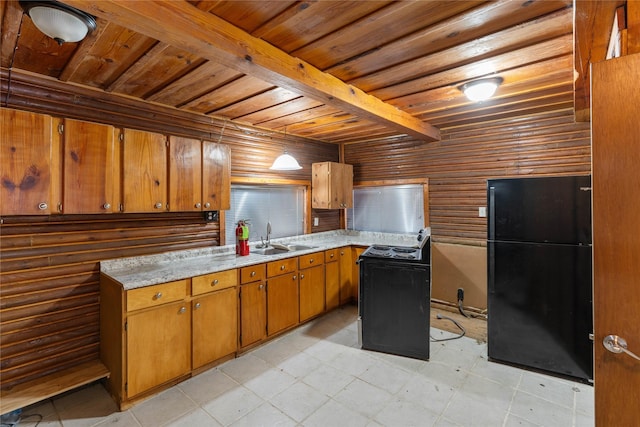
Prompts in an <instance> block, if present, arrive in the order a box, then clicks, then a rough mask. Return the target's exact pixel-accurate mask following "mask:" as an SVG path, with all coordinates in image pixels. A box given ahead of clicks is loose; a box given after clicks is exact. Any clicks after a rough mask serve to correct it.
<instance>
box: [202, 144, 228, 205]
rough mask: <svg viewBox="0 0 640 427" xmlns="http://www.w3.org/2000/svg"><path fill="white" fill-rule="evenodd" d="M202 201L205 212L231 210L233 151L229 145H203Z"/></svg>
mask: <svg viewBox="0 0 640 427" xmlns="http://www.w3.org/2000/svg"><path fill="white" fill-rule="evenodd" d="M202 199H203V208H204V210H227V209H230V208H231V150H230V149H229V146H227V145H224V144H216V143H214V142H209V141H204V142H203V143H202Z"/></svg>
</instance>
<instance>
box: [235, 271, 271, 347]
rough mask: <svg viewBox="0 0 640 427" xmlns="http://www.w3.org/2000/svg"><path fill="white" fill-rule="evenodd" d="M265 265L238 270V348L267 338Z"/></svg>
mask: <svg viewBox="0 0 640 427" xmlns="http://www.w3.org/2000/svg"><path fill="white" fill-rule="evenodd" d="M265 277H266V274H265V265H264V264H259V265H252V266H249V267H244V268H241V269H240V339H239V341H240V347H247V346H249V345H251V344H255V343H257V342H259V341H261V340H263V339H265V338H266V337H267V287H266V284H265V280H264V279H265Z"/></svg>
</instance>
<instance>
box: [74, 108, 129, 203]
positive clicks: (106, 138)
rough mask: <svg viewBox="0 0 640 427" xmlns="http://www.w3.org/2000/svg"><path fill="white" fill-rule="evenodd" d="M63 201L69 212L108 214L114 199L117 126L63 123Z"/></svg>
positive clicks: (81, 122)
mask: <svg viewBox="0 0 640 427" xmlns="http://www.w3.org/2000/svg"><path fill="white" fill-rule="evenodd" d="M62 129H63V156H64V157H63V174H62V177H63V202H62V211H63V212H64V213H68V214H93V213H108V212H112V211H113V210H114V209H116V210H117V209H118V202H119V201H116V200H115V199H114V177H115V176H116V174H117V173H119V170H118V169H117V168H116V163H115V158H114V155H115V145H114V144H115V129H114V127H113V126H109V125H102V124H99V123H90V122H83V121H78V120H71V119H65V120H64V126H63V128H62Z"/></svg>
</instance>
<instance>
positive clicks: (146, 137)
mask: <svg viewBox="0 0 640 427" xmlns="http://www.w3.org/2000/svg"><path fill="white" fill-rule="evenodd" d="M122 135H123V136H122V212H164V211H166V210H167V146H166V137H165V136H164V135H162V134H159V133H153V132H145V131H140V130H133V129H123V131H122Z"/></svg>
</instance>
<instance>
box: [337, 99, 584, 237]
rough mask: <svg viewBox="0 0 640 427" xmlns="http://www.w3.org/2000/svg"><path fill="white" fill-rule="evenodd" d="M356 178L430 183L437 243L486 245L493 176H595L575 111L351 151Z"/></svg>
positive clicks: (355, 146) (376, 143) (480, 125)
mask: <svg viewBox="0 0 640 427" xmlns="http://www.w3.org/2000/svg"><path fill="white" fill-rule="evenodd" d="M344 158H345V163H350V164H353V165H354V180H355V181H356V182H358V181H376V180H382V179H412V178H429V206H430V220H431V232H432V235H433V241H435V242H446V243H462V244H470V245H484V244H485V240H486V224H487V219H486V218H480V217H479V216H478V208H479V207H481V206H486V198H487V194H486V185H487V179H489V178H503V177H517V176H520V177H521V176H545V175H586V174H589V173H591V147H590V130H589V123H575V122H574V116H573V111H572V110H559V111H554V112H549V113H545V114H538V115H535V116H530V117H522V118H520V119H518V120H505V121H495V122H484V123H475V124H470V125H465V126H460V127H457V128H452V129H442V140H441V141H439V142H431V143H424V142H421V141H417V140H414V139H411V138H399V139H395V140H385V141H371V142H367V143H360V144H351V145H346V146H345V147H344Z"/></svg>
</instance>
